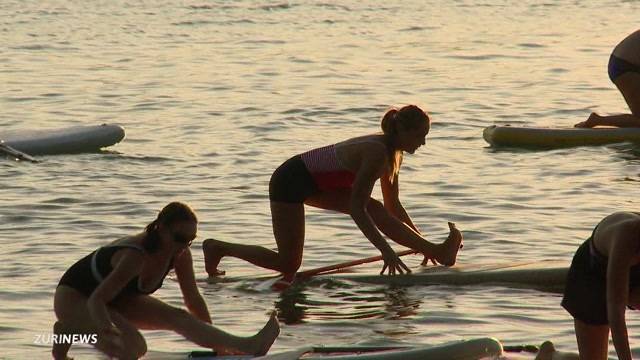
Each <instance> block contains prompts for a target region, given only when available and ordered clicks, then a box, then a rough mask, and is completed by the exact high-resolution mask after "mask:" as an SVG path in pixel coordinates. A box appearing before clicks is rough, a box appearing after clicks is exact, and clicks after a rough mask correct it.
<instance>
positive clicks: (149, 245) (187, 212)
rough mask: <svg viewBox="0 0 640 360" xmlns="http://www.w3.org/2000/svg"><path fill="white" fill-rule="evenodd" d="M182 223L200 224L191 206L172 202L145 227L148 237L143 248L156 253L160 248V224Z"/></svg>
mask: <svg viewBox="0 0 640 360" xmlns="http://www.w3.org/2000/svg"><path fill="white" fill-rule="evenodd" d="M182 221H193V222H196V223H197V222H198V218H197V217H196V213H195V212H194V211H193V209H191V208H190V207H189V205H187V204H185V203H181V202H177V201H175V202H172V203H169V204H168V205H167V206H165V207H164V208H163V209H162V210H160V212H159V213H158V217H157V218H156V219H155V220H153V221H152V222H151V223H149V225H147V227H145V229H144V230H145V233H146V236H145V238H144V241H143V242H142V246H143V247H144V249H145V250H146V251H147V252H149V253H154V252H156V251H157V250H158V249H159V248H160V236H159V235H158V226H159V225H160V224H164V225H172V224H175V223H179V222H182Z"/></svg>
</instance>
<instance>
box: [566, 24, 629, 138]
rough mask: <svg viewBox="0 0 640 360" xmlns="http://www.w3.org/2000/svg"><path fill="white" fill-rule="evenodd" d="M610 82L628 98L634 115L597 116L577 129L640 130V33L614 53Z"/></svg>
mask: <svg viewBox="0 0 640 360" xmlns="http://www.w3.org/2000/svg"><path fill="white" fill-rule="evenodd" d="M609 78H610V79H611V81H612V82H613V83H614V84H615V85H616V87H617V88H618V90H620V93H622V96H624V100H625V101H626V102H627V105H628V106H629V109H630V110H631V114H619V115H608V116H601V115H598V114H596V113H595V112H594V113H591V115H590V116H589V118H588V119H587V120H586V121H583V122H580V123H577V124H576V125H575V126H576V127H583V128H592V127H594V126H599V125H602V126H615V127H640V30H638V31H636V32H634V33H632V34H631V35H629V36H627V37H626V38H625V39H624V40H622V41H621V42H620V43H619V44H618V45H617V46H616V47H615V49H613V53H612V54H611V57H610V58H609Z"/></svg>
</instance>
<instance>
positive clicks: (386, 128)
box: [380, 108, 398, 136]
mask: <svg viewBox="0 0 640 360" xmlns="http://www.w3.org/2000/svg"><path fill="white" fill-rule="evenodd" d="M397 119H398V109H396V108H391V109H389V110H388V111H387V112H386V113H385V114H384V116H383V117H382V121H381V122H380V127H381V128H382V132H383V133H384V134H385V135H387V136H393V135H395V134H396V132H397V130H396V120H397Z"/></svg>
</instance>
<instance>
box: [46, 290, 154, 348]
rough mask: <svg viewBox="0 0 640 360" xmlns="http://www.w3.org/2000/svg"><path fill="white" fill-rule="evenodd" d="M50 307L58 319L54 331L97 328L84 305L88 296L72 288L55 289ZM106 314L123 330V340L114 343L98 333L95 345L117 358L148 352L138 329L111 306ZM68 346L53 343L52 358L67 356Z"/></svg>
mask: <svg viewBox="0 0 640 360" xmlns="http://www.w3.org/2000/svg"><path fill="white" fill-rule="evenodd" d="M53 307H54V310H55V313H56V317H57V319H58V321H56V323H55V324H54V325H53V332H54V334H55V335H58V336H60V335H64V334H79V335H91V334H97V331H98V330H97V328H96V326H95V323H94V321H93V319H92V318H91V315H90V314H89V309H88V308H87V297H86V296H84V295H83V294H81V293H79V292H78V291H76V290H75V289H72V288H70V287H67V286H59V287H58V288H57V289H56V293H55V296H54V303H53ZM109 315H110V316H111V319H112V321H113V322H114V324H115V325H116V327H118V329H119V330H120V332H121V334H122V336H121V340H122V344H120V346H117V345H115V344H110V343H106V342H105V341H103V340H102V339H101V338H100V335H99V334H98V342H97V343H96V344H94V347H95V348H96V349H98V350H100V351H102V352H103V353H105V354H107V355H109V356H114V357H117V358H120V359H137V358H139V357H141V356H142V355H144V354H145V353H146V352H147V345H146V342H145V341H144V338H143V337H142V334H140V332H139V331H138V329H136V328H135V327H134V326H133V325H132V324H131V323H130V322H129V321H127V320H126V319H125V318H123V317H122V316H121V315H120V314H118V313H117V312H115V311H113V310H112V309H110V311H109ZM70 347H71V345H70V344H54V345H53V349H52V351H51V353H52V355H53V358H54V359H67V353H68V351H69V348H70Z"/></svg>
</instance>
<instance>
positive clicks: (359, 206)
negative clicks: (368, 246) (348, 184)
mask: <svg viewBox="0 0 640 360" xmlns="http://www.w3.org/2000/svg"><path fill="white" fill-rule="evenodd" d="M386 163H387V156H386V154H385V151H384V149H380V148H379V147H378V146H375V147H371V148H370V149H367V151H365V152H363V155H362V162H361V164H360V167H359V169H358V173H357V174H356V179H355V181H354V182H353V187H352V188H351V199H350V201H349V213H350V214H351V218H352V219H353V221H354V222H355V223H356V225H357V226H358V228H359V229H360V231H362V233H363V234H364V236H366V238H367V239H369V241H371V243H372V244H373V245H374V246H375V247H376V248H377V249H378V250H380V252H381V253H382V257H383V259H384V265H383V267H382V271H381V272H380V273H381V274H382V273H384V271H385V270H386V269H387V268H389V274H390V275H394V274H396V272H398V273H401V274H402V273H404V272H405V271H406V272H410V270H409V268H408V267H407V266H406V265H405V264H404V263H403V262H402V260H400V258H399V257H398V255H396V253H395V252H394V251H393V249H392V248H391V246H389V243H387V241H386V240H385V239H384V238H383V237H382V234H380V231H378V229H377V228H376V226H375V224H374V222H373V220H372V219H371V216H369V213H368V212H367V204H368V203H369V200H370V199H371V192H372V191H373V186H374V184H375V182H376V180H377V179H378V178H379V177H380V174H381V173H382V172H383V171H382V169H384V168H385V167H386Z"/></svg>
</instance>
